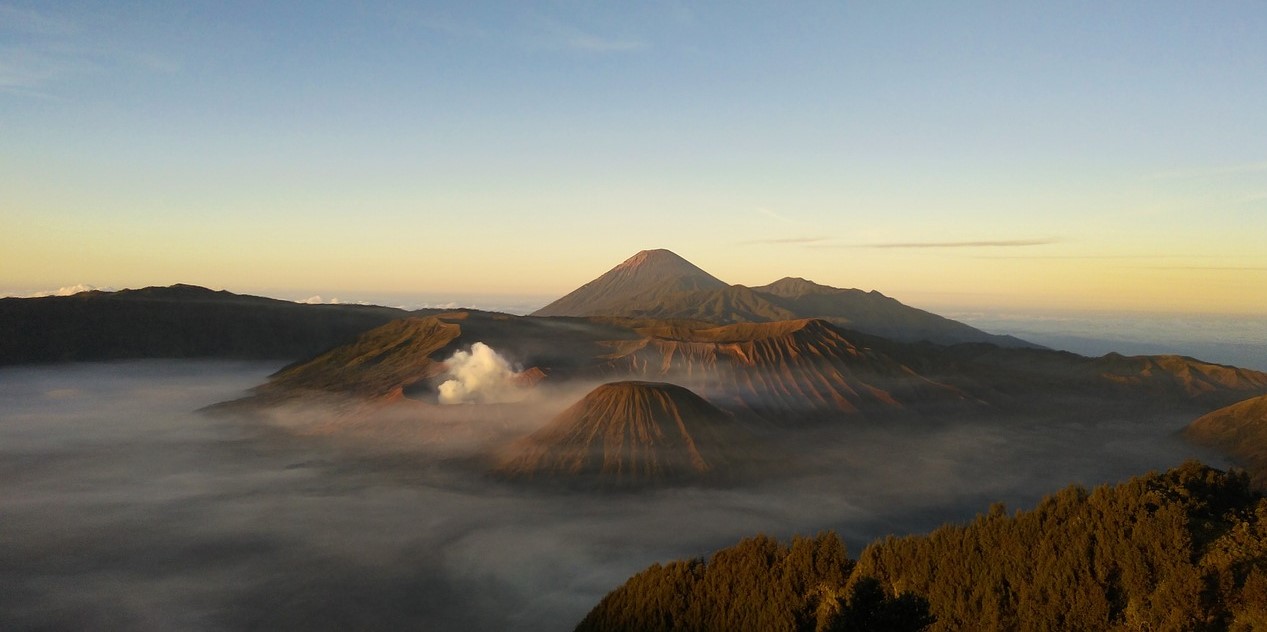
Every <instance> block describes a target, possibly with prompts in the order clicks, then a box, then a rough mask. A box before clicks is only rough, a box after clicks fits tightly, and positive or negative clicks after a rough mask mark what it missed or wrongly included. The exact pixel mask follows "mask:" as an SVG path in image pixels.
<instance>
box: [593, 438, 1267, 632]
mask: <svg viewBox="0 0 1267 632" xmlns="http://www.w3.org/2000/svg"><path fill="white" fill-rule="evenodd" d="M1265 536H1267V500H1264V498H1263V496H1262V494H1260V493H1259V492H1257V491H1255V490H1254V489H1253V488H1252V487H1251V486H1250V481H1249V477H1248V476H1247V475H1246V474H1245V473H1243V472H1238V471H1232V472H1224V471H1220V470H1217V469H1214V468H1210V467H1208V466H1205V465H1203V464H1201V463H1198V462H1195V461H1189V462H1187V463H1184V464H1183V465H1181V466H1179V467H1177V468H1174V469H1171V470H1169V471H1166V472H1162V473H1150V474H1147V475H1144V476H1139V477H1136V478H1133V479H1130V480H1128V481H1125V482H1123V483H1120V484H1117V485H1104V486H1100V487H1097V488H1095V489H1093V490H1087V489H1085V488H1083V487H1081V486H1076V485H1075V486H1071V487H1068V488H1065V489H1063V490H1061V491H1060V492H1058V493H1055V494H1052V495H1050V496H1047V497H1046V498H1044V499H1043V500H1042V501H1041V502H1040V503H1039V504H1038V505H1037V506H1036V507H1035V508H1033V509H1032V510H1028V511H1017V512H1015V513H1012V514H1009V513H1008V510H1007V509H1006V508H1005V507H1004V506H1003V505H1001V504H996V505H994V506H992V507H990V508H989V510H988V511H987V512H986V513H984V514H981V515H979V516H978V517H977V518H976V519H975V520H973V521H972V522H970V523H968V524H964V525H946V526H943V527H941V528H938V529H936V530H935V531H933V532H932V533H929V534H927V535H918V536H906V537H888V538H884V539H881V540H879V541H876V542H873V543H871V544H869V545H868V546H866V547H865V548H864V549H863V550H862V552H861V553H860V554H859V556H858V558H857V559H851V558H850V557H849V556H848V554H847V552H846V548H845V545H844V544H843V543H842V541H841V540H840V538H839V537H838V536H837V535H836V534H835V533H832V532H823V533H819V534H818V535H816V536H813V537H794V538H793V539H792V541H791V542H790V543H787V544H784V543H781V542H779V541H778V540H776V539H774V538H772V537H769V536H766V535H758V536H755V537H752V538H748V539H745V540H743V541H742V542H740V543H738V544H737V545H735V546H732V547H729V548H726V549H722V550H719V551H716V552H715V553H713V554H712V555H711V556H709V557H708V558H707V559H705V558H696V559H689V560H679V561H673V562H669V563H667V564H656V565H653V566H651V567H650V568H648V569H646V570H644V571H642V572H640V573H638V574H637V575H635V576H633V577H632V578H630V579H629V580H628V581H627V582H626V583H625V584H624V585H623V586H621V587H619V588H617V589H616V590H614V591H612V592H611V593H609V594H608V595H607V596H606V597H604V598H603V599H602V601H601V602H600V603H599V604H598V605H597V606H596V607H595V608H594V609H593V610H592V611H590V613H589V614H588V615H587V616H586V617H585V618H584V620H582V621H581V623H580V624H579V625H578V626H577V628H576V629H577V630H578V631H591V630H796V631H802V630H803V631H827V630H832V631H835V630H894V631H901V630H929V631H942V630H947V631H948V630H969V629H972V630H1246V631H1248V630H1260V629H1264V628H1265V627H1267V537H1265Z"/></svg>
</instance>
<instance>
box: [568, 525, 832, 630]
mask: <svg viewBox="0 0 1267 632" xmlns="http://www.w3.org/2000/svg"><path fill="white" fill-rule="evenodd" d="M851 565H852V563H851V562H850V561H849V558H848V556H847V555H846V554H845V547H844V544H842V543H841V541H840V539H839V538H838V537H836V534H834V533H820V534H818V535H817V536H815V537H813V538H800V537H798V538H794V539H793V540H792V544H791V546H784V545H783V544H780V543H779V542H778V541H776V540H775V539H773V538H771V537H769V536H765V535H759V536H756V537H754V538H749V539H747V540H744V541H742V542H740V543H739V544H737V545H735V546H733V547H730V548H727V549H722V550H721V551H718V552H717V553H715V554H713V556H712V557H711V558H709V559H708V561H707V562H705V561H703V560H699V559H697V560H690V561H685V562H671V563H669V564H667V565H664V566H660V565H658V564H657V565H655V566H652V567H651V568H648V569H647V570H645V571H643V572H641V573H639V574H637V575H635V576H634V577H632V578H631V579H630V580H629V581H628V582H626V583H625V585H624V586H622V587H620V588H619V589H617V590H615V591H613V592H612V593H611V594H609V595H607V596H606V597H604V598H603V601H602V602H601V603H600V604H599V605H598V607H596V608H594V610H593V611H591V612H590V614H589V615H588V616H587V617H586V618H585V620H584V621H582V622H581V624H580V625H579V626H577V630H604V631H610V630H642V631H648V632H651V631H655V630H813V629H814V613H815V608H816V606H817V604H818V601H819V596H820V595H821V594H822V593H823V592H824V591H829V590H830V589H831V587H833V586H840V585H842V584H843V583H844V581H845V578H846V577H848V575H849V570H850V566H851Z"/></svg>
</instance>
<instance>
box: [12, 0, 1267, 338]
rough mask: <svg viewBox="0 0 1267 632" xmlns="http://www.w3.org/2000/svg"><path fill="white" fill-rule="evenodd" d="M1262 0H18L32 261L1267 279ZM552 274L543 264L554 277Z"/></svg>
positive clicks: (18, 126) (442, 275)
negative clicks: (630, 260) (643, 265)
mask: <svg viewBox="0 0 1267 632" xmlns="http://www.w3.org/2000/svg"><path fill="white" fill-rule="evenodd" d="M1263 33H1267V5H1264V4H1262V3H1261V2H1219V3H1170V2H1118V3H1102V2H1068V3H1056V4H1055V5H1052V4H1051V3H1015V2H1013V3H1003V2H1000V3H976V2H958V3H934V2H920V3H905V2H875V3H854V2H823V3H817V2H806V3H798V4H795V5H792V6H789V5H788V4H787V3H762V2H744V3H733V2H727V3H683V2H655V1H652V2H639V3H604V2H539V3H529V2H503V3H489V2H453V3H426V2H398V3H397V2H365V3H341V2H305V3H293V2H278V3H268V2H258V1H251V2H232V1H218V2H208V3H202V2H182V3H172V2H127V1H119V2H110V3H97V2H29V3H28V2H14V1H12V0H0V291H5V292H9V293H21V292H36V291H42V290H50V289H56V288H59V287H63V286H73V285H76V284H88V285H93V286H98V287H115V288H122V287H142V286H146V285H167V284H171V283H177V282H183V283H194V284H199V285H205V286H209V287H214V288H223V289H229V290H233V291H238V292H249V293H262V294H266V295H270V296H281V297H287V298H303V297H305V296H311V295H314V294H321V295H323V296H327V297H329V296H340V297H344V298H345V300H347V299H356V298H357V297H358V296H384V295H388V294H399V295H426V296H434V297H440V298H444V297H456V298H458V299H460V298H462V297H471V296H503V297H508V296H514V297H520V299H522V300H529V301H531V300H532V298H531V297H544V298H542V300H541V302H542V303H544V302H545V301H547V300H549V298H550V297H557V296H561V295H562V294H564V293H566V292H568V291H570V290H572V289H574V288H575V287H577V286H579V285H581V284H582V283H584V282H586V281H588V280H590V279H592V278H594V277H596V276H598V275H599V274H601V273H603V272H605V271H606V270H608V269H610V268H611V267H612V266H614V265H616V264H618V263H619V262H620V261H622V260H624V259H625V258H627V257H629V256H630V255H632V254H634V253H635V252H637V251H639V250H642V249H646V248H669V249H672V250H673V251H675V252H677V253H678V254H680V255H682V256H684V257H686V258H687V259H689V260H691V261H692V262H694V263H696V264H697V265H699V266H701V267H703V268H704V269H705V270H708V271H709V272H710V273H712V274H714V275H715V276H717V277H719V278H721V279H723V280H725V281H727V282H730V283H743V284H747V285H760V284H765V283H768V282H770V281H773V280H775V279H777V278H780V277H783V276H801V277H805V278H810V279H812V280H814V281H817V282H819V283H825V284H829V285H835V286H838V287H857V288H862V289H867V290H872V289H875V290H880V291H881V292H884V293H886V294H888V295H890V296H894V297H896V298H899V299H900V300H903V301H905V302H907V303H910V304H914V305H916V306H955V307H958V308H962V309H986V308H1007V309H1038V310H1043V309H1104V310H1138V311H1160V312H1164V311H1180V312H1206V313H1227V314H1258V315H1261V314H1267V248H1265V247H1264V241H1265V240H1264V237H1265V236H1267V107H1264V104H1267V81H1264V80H1263V78H1264V77H1267V38H1265V37H1263V36H1262V34H1263ZM522 297H529V298H527V299H523V298H522Z"/></svg>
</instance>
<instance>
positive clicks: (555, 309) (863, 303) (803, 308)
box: [532, 250, 1038, 347]
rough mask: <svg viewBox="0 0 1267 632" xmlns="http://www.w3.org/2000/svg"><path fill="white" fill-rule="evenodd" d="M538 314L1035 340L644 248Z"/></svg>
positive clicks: (879, 297) (853, 293) (862, 295)
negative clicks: (733, 278)
mask: <svg viewBox="0 0 1267 632" xmlns="http://www.w3.org/2000/svg"><path fill="white" fill-rule="evenodd" d="M532 315H533V316H623V317H629V318H656V319H678V320H698V321H705V322H712V323H717V324H730V323H751V322H766V321H776V320H794V319H801V318H821V319H823V320H826V321H828V322H830V323H832V324H835V325H839V326H841V327H845V328H847V329H852V330H855V331H860V332H862V333H866V334H871V335H875V336H882V337H885V338H889V339H892V340H898V341H902V342H918V341H921V340H927V341H929V342H935V343H938V344H957V343H962V342H988V343H992V344H996V345H999V346H1001V347H1036V346H1038V345H1033V344H1031V343H1028V342H1026V341H1024V340H1021V339H1019V338H1015V337H1012V336H999V335H994V334H989V333H986V332H984V331H981V330H979V329H975V328H973V327H970V326H968V325H965V324H963V323H960V322H957V321H954V320H950V319H949V318H944V317H942V316H938V315H936V314H932V313H929V312H926V311H924V310H921V309H916V308H914V307H909V306H907V305H903V304H902V303H900V302H898V301H897V300H895V299H892V298H889V297H887V296H885V295H883V294H881V293H879V292H875V291H871V292H864V291H862V290H854V289H841V288H835V287H829V286H826V285H819V284H817V283H813V282H811V281H807V280H805V279H800V278H793V277H786V278H783V279H780V280H778V281H775V282H774V283H771V284H769V285H763V286H760V287H752V288H750V287H746V286H743V285H728V284H726V283H725V282H723V281H721V280H720V279H718V278H717V277H714V276H713V275H711V274H709V273H707V272H705V271H704V270H701V269H700V268H698V267H697V266H695V265H694V264H692V263H691V262H689V261H687V260H686V259H683V258H682V257H679V256H678V255H677V254H674V253H673V252H671V251H668V250H643V251H642V252H639V253H638V254H636V255H634V256H632V257H630V258H629V259H627V260H626V261H625V262H624V263H621V264H620V265H618V266H616V267H615V268H612V269H611V270H609V271H607V272H606V273H605V274H603V275H602V276H600V277H598V278H597V279H594V280H593V281H590V282H589V283H586V284H585V285H583V286H581V287H579V288H577V289H576V290H574V291H572V292H571V293H570V294H568V295H567V296H564V297H563V298H561V299H559V300H557V301H555V302H553V303H550V304H549V305H546V306H545V307H543V308H541V309H539V310H537V311H536V312H533V314H532Z"/></svg>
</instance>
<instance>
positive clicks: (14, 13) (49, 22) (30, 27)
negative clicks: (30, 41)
mask: <svg viewBox="0 0 1267 632" xmlns="http://www.w3.org/2000/svg"><path fill="white" fill-rule="evenodd" d="M3 31H16V32H19V33H26V34H28V35H69V34H72V33H75V32H78V31H79V28H78V26H76V25H75V24H74V23H73V22H70V21H69V20H64V19H62V18H59V17H56V16H54V15H51V14H49V13H43V12H40V11H35V10H33V9H24V8H18V7H15V6H11V5H7V4H0V32H3Z"/></svg>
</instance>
